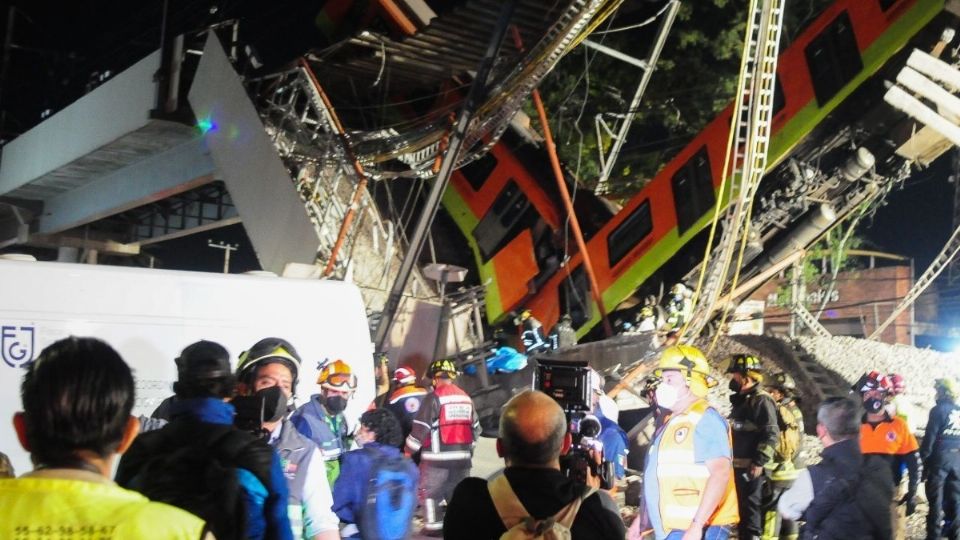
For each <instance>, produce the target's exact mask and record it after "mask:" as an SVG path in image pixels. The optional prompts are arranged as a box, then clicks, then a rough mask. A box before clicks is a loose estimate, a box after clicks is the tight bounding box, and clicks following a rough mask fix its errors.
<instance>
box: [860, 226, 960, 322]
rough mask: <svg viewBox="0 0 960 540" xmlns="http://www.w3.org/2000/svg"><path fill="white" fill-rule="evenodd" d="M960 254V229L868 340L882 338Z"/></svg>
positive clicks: (957, 229)
mask: <svg viewBox="0 0 960 540" xmlns="http://www.w3.org/2000/svg"><path fill="white" fill-rule="evenodd" d="M958 252H960V227H957V228H956V229H954V231H953V234H952V235H951V236H950V239H949V240H947V243H946V244H945V245H944V246H943V249H942V250H941V251H940V254H939V255H937V258H936V259H934V261H933V262H932V263H931V264H930V266H929V267H927V270H926V271H925V272H924V273H923V275H922V276H920V279H918V280H917V282H916V283H914V284H913V287H911V288H910V292H908V293H907V295H906V296H904V297H903V300H901V301H900V303H899V304H897V307H896V308H895V309H894V310H893V313H891V314H890V316H889V317H887V319H886V320H885V321H883V323H882V324H880V326H878V327H877V328H876V330H874V331H873V333H871V334H870V336H869V337H868V338H867V339H877V338H878V337H880V334H882V333H883V331H884V330H886V328H887V327H888V326H890V324H891V323H892V322H893V321H895V320H896V319H897V317H899V316H900V314H901V313H903V312H904V311H906V309H907V308H908V307H910V306H911V305H912V304H913V303H914V302H915V301H916V300H917V298H919V297H920V295H921V294H923V291H925V290H926V289H927V287H929V286H930V284H931V283H933V280H935V279H936V278H937V276H939V275H940V274H941V273H942V272H943V271H944V270H946V269H947V267H949V266H950V261H952V260H953V259H954V257H956V256H957V253H958Z"/></svg>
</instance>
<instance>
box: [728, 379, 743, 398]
mask: <svg viewBox="0 0 960 540" xmlns="http://www.w3.org/2000/svg"><path fill="white" fill-rule="evenodd" d="M727 386H728V387H729V388H730V390H731V391H733V392H736V393H737V394H739V393H740V390H742V389H743V385H742V384H740V381H738V380H736V379H730V384H728V385H727Z"/></svg>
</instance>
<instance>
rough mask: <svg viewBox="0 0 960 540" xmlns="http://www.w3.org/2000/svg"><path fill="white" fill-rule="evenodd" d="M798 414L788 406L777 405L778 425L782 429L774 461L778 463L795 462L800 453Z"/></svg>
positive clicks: (799, 421) (799, 419) (799, 420)
mask: <svg viewBox="0 0 960 540" xmlns="http://www.w3.org/2000/svg"><path fill="white" fill-rule="evenodd" d="M802 421H803V420H802V419H801V418H797V415H796V413H794V411H793V410H792V409H791V407H789V406H787V405H781V404H779V403H778V404H777V424H779V427H780V436H779V439H778V441H777V448H776V452H775V455H774V461H775V462H777V463H788V462H793V460H794V459H796V457H797V454H799V453H800V435H801V434H800V429H801V428H800V423H801V422H802Z"/></svg>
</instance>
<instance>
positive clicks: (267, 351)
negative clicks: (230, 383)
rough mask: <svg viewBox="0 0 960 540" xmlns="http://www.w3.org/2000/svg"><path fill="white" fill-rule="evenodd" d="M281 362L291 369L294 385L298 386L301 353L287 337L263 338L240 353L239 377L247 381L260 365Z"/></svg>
mask: <svg viewBox="0 0 960 540" xmlns="http://www.w3.org/2000/svg"><path fill="white" fill-rule="evenodd" d="M274 362H276V363H280V364H283V365H285V366H287V368H288V369H290V373H291V374H292V375H293V386H294V388H296V386H297V381H299V379H300V362H301V360H300V355H299V354H297V350H296V349H295V348H293V345H291V344H290V342H288V341H287V340H285V339H281V338H278V337H268V338H263V339H261V340H260V341H258V342H256V343H255V344H254V345H253V347H250V349H249V350H246V351H244V352H242V353H240V360H239V362H238V363H237V378H239V379H240V380H241V381H244V382H246V383H250V382H251V381H249V380H248V379H249V378H251V377H252V376H253V374H254V373H256V371H257V368H258V367H259V366H264V365H267V364H271V363H274Z"/></svg>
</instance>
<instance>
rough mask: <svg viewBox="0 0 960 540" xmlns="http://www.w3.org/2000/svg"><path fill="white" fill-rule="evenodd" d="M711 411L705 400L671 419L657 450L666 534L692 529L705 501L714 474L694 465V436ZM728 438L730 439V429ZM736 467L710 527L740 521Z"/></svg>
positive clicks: (710, 522) (697, 464)
mask: <svg viewBox="0 0 960 540" xmlns="http://www.w3.org/2000/svg"><path fill="white" fill-rule="evenodd" d="M708 407H709V406H708V405H707V402H706V401H705V400H702V399H701V400H698V401H696V402H695V403H694V404H693V405H691V406H690V407H689V408H687V410H686V411H683V412H680V413H676V414H673V415H671V416H670V417H669V419H668V420H667V423H666V425H664V427H663V433H662V434H661V436H660V442H659V446H658V447H657V482H658V485H659V486H660V519H661V520H662V521H663V528H664V530H667V531H669V530H672V529H676V530H681V531H683V530H686V529H688V528H689V527H690V524H691V523H692V522H693V518H694V516H695V514H696V513H697V507H698V506H699V505H700V499H701V498H703V490H704V488H705V487H706V485H707V478H708V477H709V476H710V471H709V470H708V469H707V466H706V464H704V463H696V462H695V461H694V455H695V454H694V447H693V441H694V435H693V434H694V432H695V431H696V429H697V424H698V423H699V422H700V419H702V418H703V415H704V413H705V412H706V411H707V408H708ZM727 437H728V438H729V437H730V430H729V428H728V429H727ZM732 467H733V466H732V465H731V470H730V479H729V480H728V482H727V489H726V493H725V494H724V496H723V499H721V500H720V504H719V505H717V508H716V510H714V512H713V515H711V516H710V519H709V520H707V525H732V524H734V523H737V522H738V521H740V516H739V513H738V511H737V491H736V487H735V485H734V482H733V470H732Z"/></svg>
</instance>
